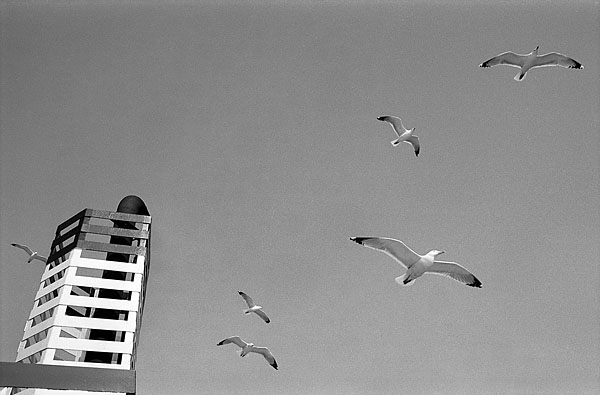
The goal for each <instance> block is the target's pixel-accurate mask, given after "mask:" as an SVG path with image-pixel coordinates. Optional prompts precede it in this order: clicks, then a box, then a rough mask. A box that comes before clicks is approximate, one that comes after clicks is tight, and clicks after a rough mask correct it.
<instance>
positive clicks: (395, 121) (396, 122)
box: [377, 115, 406, 137]
mask: <svg viewBox="0 0 600 395" xmlns="http://www.w3.org/2000/svg"><path fill="white" fill-rule="evenodd" d="M377 119H378V120H379V121H384V122H388V123H389V124H391V125H392V128H393V129H394V131H395V132H396V134H397V135H398V137H400V135H401V134H402V133H404V132H406V128H405V127H404V125H402V120H401V119H400V118H398V117H393V116H391V115H383V116H381V117H378V118H377Z"/></svg>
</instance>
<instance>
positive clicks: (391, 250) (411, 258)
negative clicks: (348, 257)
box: [350, 237, 421, 269]
mask: <svg viewBox="0 0 600 395" xmlns="http://www.w3.org/2000/svg"><path fill="white" fill-rule="evenodd" d="M350 240H352V241H354V242H355V243H358V244H361V245H364V246H365V247H369V248H372V249H374V250H378V251H381V252H384V253H385V254H387V255H389V256H391V257H392V258H394V259H395V260H396V261H397V262H398V263H400V264H401V265H402V266H404V267H405V268H407V269H408V268H410V267H411V266H412V265H414V264H415V263H416V262H418V261H419V259H421V256H420V255H419V254H417V253H416V252H414V251H413V250H411V249H410V248H408V247H407V246H406V244H404V243H403V242H401V241H400V240H395V239H390V238H387V237H351V238H350Z"/></svg>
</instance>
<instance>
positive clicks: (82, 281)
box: [65, 275, 142, 292]
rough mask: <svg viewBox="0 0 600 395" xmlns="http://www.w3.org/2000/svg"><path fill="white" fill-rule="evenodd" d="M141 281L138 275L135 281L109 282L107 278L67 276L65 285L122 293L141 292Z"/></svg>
mask: <svg viewBox="0 0 600 395" xmlns="http://www.w3.org/2000/svg"><path fill="white" fill-rule="evenodd" d="M139 279H141V276H140V275H137V276H136V279H134V281H120V280H109V279H106V278H94V277H83V276H75V275H74V276H67V278H66V279H65V283H66V284H69V285H79V286H80V287H94V288H107V289H117V290H121V291H132V292H141V290H142V283H141V281H140V280H139Z"/></svg>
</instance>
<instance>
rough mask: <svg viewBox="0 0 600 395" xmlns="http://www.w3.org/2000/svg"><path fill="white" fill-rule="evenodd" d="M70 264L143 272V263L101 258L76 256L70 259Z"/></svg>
mask: <svg viewBox="0 0 600 395" xmlns="http://www.w3.org/2000/svg"><path fill="white" fill-rule="evenodd" d="M71 265H72V266H77V267H89V268H92V269H103V270H114V271H118V272H129V273H143V272H144V265H143V263H142V264H141V265H140V263H128V262H116V261H106V260H103V259H92V258H78V259H73V260H71Z"/></svg>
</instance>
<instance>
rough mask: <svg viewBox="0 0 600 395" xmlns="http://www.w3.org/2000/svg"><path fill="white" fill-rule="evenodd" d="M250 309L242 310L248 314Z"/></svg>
mask: <svg viewBox="0 0 600 395" xmlns="http://www.w3.org/2000/svg"><path fill="white" fill-rule="evenodd" d="M251 312H252V311H250V309H248V310H244V314H250V313H251Z"/></svg>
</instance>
